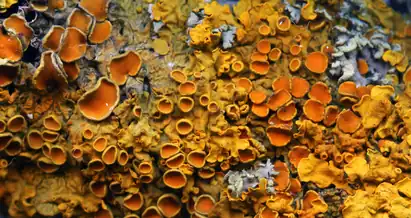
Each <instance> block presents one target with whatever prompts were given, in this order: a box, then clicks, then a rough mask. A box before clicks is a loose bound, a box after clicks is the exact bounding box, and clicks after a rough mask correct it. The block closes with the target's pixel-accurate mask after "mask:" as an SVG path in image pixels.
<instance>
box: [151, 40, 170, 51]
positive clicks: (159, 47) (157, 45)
mask: <svg viewBox="0 0 411 218" xmlns="http://www.w3.org/2000/svg"><path fill="white" fill-rule="evenodd" d="M151 48H153V50H154V52H156V53H157V54H159V55H166V54H167V53H168V52H169V51H170V47H169V46H168V43H167V41H166V40H163V39H154V41H153V42H152V43H151Z"/></svg>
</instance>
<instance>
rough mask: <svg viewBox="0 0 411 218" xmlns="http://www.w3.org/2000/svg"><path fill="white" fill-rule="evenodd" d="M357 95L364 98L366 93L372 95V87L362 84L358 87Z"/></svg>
mask: <svg viewBox="0 0 411 218" xmlns="http://www.w3.org/2000/svg"><path fill="white" fill-rule="evenodd" d="M356 95H357V97H358V98H360V99H361V98H362V96H364V95H371V89H370V87H368V86H360V87H357V89H356Z"/></svg>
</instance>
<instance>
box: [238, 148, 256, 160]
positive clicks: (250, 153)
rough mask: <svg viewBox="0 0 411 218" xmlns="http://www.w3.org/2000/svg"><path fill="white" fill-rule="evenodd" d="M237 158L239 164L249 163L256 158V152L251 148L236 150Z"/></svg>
mask: <svg viewBox="0 0 411 218" xmlns="http://www.w3.org/2000/svg"><path fill="white" fill-rule="evenodd" d="M238 158H239V159H240V162H241V163H250V162H252V161H254V160H255V159H256V158H257V152H256V150H255V149H253V148H251V147H249V148H246V149H238Z"/></svg>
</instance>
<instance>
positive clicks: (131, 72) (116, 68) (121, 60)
mask: <svg viewBox="0 0 411 218" xmlns="http://www.w3.org/2000/svg"><path fill="white" fill-rule="evenodd" d="M141 64H142V60H141V57H140V55H139V54H138V53H137V52H135V51H127V52H126V53H124V54H120V55H118V56H115V57H113V58H112V59H111V60H110V63H109V65H108V71H109V72H110V78H111V79H112V80H113V81H114V82H115V83H116V84H117V85H124V83H126V81H127V76H135V75H137V73H138V71H139V70H140V68H141Z"/></svg>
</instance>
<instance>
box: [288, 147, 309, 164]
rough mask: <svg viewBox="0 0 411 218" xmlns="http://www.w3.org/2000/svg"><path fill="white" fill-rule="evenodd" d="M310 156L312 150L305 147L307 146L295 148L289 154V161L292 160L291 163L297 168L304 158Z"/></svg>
mask: <svg viewBox="0 0 411 218" xmlns="http://www.w3.org/2000/svg"><path fill="white" fill-rule="evenodd" d="M309 154H310V150H309V149H308V148H307V147H305V146H300V145H299V146H294V147H293V148H292V149H291V150H290V151H289V152H288V159H289V160H290V163H291V164H292V165H293V166H294V167H295V168H297V167H298V163H300V160H301V159H303V158H306V157H308V155H309Z"/></svg>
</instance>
